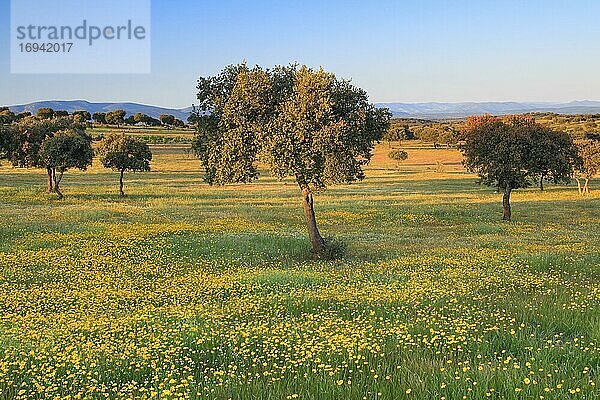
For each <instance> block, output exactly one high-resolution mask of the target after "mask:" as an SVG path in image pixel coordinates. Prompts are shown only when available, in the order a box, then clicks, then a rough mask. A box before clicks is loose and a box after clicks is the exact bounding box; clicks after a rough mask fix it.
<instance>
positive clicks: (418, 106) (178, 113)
mask: <svg viewBox="0 0 600 400" xmlns="http://www.w3.org/2000/svg"><path fill="white" fill-rule="evenodd" d="M376 105H377V106H378V107H387V108H389V109H390V111H391V112H392V115H393V116H394V117H403V118H421V119H451V118H465V117H468V116H471V115H482V114H492V115H506V114H523V113H533V112H552V113H556V114H598V113H600V101H592V100H575V101H571V102H562V103H561V102H517V101H484V102H456V103H446V102H425V103H401V102H385V103H376ZM42 107H50V108H52V109H54V110H66V111H69V112H73V111H77V110H86V111H89V112H90V113H92V114H93V113H95V112H108V111H113V110H117V109H123V110H125V112H127V115H133V114H135V113H138V112H141V113H143V114H146V115H149V116H151V117H154V118H158V117H159V116H160V114H172V115H174V116H175V117H176V118H179V119H181V120H183V121H185V120H186V119H187V117H188V116H189V114H190V112H191V110H192V108H191V107H186V108H168V107H159V106H153V105H149V104H140V103H134V102H90V101H87V100H45V101H36V102H32V103H27V104H19V105H12V106H9V108H10V109H11V111H13V112H16V113H19V112H23V111H30V112H32V113H35V112H36V111H37V110H38V109H39V108H42Z"/></svg>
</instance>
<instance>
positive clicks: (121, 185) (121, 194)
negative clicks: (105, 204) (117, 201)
mask: <svg viewBox="0 0 600 400" xmlns="http://www.w3.org/2000/svg"><path fill="white" fill-rule="evenodd" d="M123 172H124V171H121V176H120V177H119V196H121V197H125V192H123Z"/></svg>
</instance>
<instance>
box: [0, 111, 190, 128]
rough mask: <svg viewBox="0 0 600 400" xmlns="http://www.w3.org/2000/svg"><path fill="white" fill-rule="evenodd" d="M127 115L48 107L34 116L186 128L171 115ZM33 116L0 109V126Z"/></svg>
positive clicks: (117, 112)
mask: <svg viewBox="0 0 600 400" xmlns="http://www.w3.org/2000/svg"><path fill="white" fill-rule="evenodd" d="M126 115H127V113H126V112H125V110H122V109H118V110H113V111H108V112H95V113H93V114H91V113H90V112H89V111H86V110H78V111H73V112H72V113H71V114H69V112H68V111H65V110H54V109H52V108H49V107H41V108H39V109H38V110H37V111H36V113H35V116H36V117H37V118H39V119H53V118H60V117H72V118H73V120H74V122H77V123H80V124H83V123H87V122H90V121H93V122H95V123H96V124H99V125H115V126H117V127H119V126H121V125H130V126H131V125H137V124H142V125H145V126H166V127H177V128H182V127H185V126H186V123H185V122H183V121H182V120H180V119H179V118H175V116H174V115H172V114H161V115H160V116H159V117H158V118H154V117H151V116H149V115H146V114H143V113H135V114H133V115H130V116H128V117H125V116H126ZM31 116H33V114H32V113H31V112H30V111H23V112H21V113H17V114H15V113H14V112H12V111H11V110H10V108H8V107H0V124H11V123H13V122H19V121H20V120H22V119H24V118H26V117H31ZM194 120H195V116H192V117H190V118H188V124H193V122H194Z"/></svg>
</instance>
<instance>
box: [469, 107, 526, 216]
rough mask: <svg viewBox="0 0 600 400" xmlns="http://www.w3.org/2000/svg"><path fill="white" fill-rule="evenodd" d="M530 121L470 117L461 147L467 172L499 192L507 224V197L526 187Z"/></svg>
mask: <svg viewBox="0 0 600 400" xmlns="http://www.w3.org/2000/svg"><path fill="white" fill-rule="evenodd" d="M533 126H534V122H533V120H531V119H528V118H524V117H512V118H508V119H505V120H502V119H500V118H495V117H491V116H482V117H470V118H469V119H468V120H467V123H466V125H465V131H464V140H465V143H464V145H463V146H462V147H461V150H462V152H463V154H464V157H465V160H464V161H463V163H464V165H465V167H466V168H467V170H469V171H471V172H475V173H476V174H477V175H479V178H480V181H481V183H483V184H484V185H487V186H492V187H495V188H497V189H498V190H499V191H502V193H503V194H502V207H503V219H504V220H505V221H510V219H511V207H510V195H511V193H512V191H513V190H515V189H520V188H525V187H529V186H530V185H531V179H530V177H531V175H530V172H529V170H528V167H529V156H530V136H529V129H531V127H533Z"/></svg>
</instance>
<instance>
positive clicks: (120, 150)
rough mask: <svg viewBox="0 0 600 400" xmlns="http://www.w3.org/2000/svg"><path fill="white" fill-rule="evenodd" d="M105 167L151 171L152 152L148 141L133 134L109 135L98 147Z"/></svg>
mask: <svg viewBox="0 0 600 400" xmlns="http://www.w3.org/2000/svg"><path fill="white" fill-rule="evenodd" d="M97 153H98V156H99V159H100V162H101V163H102V165H103V166H104V167H105V168H112V169H114V170H117V171H150V161H151V160H152V152H151V151H150V148H149V147H148V145H147V144H146V143H144V142H143V141H141V140H138V139H136V138H134V137H131V136H125V135H118V134H113V135H108V136H106V137H105V138H104V139H102V141H100V143H99V145H98V149H97Z"/></svg>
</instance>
